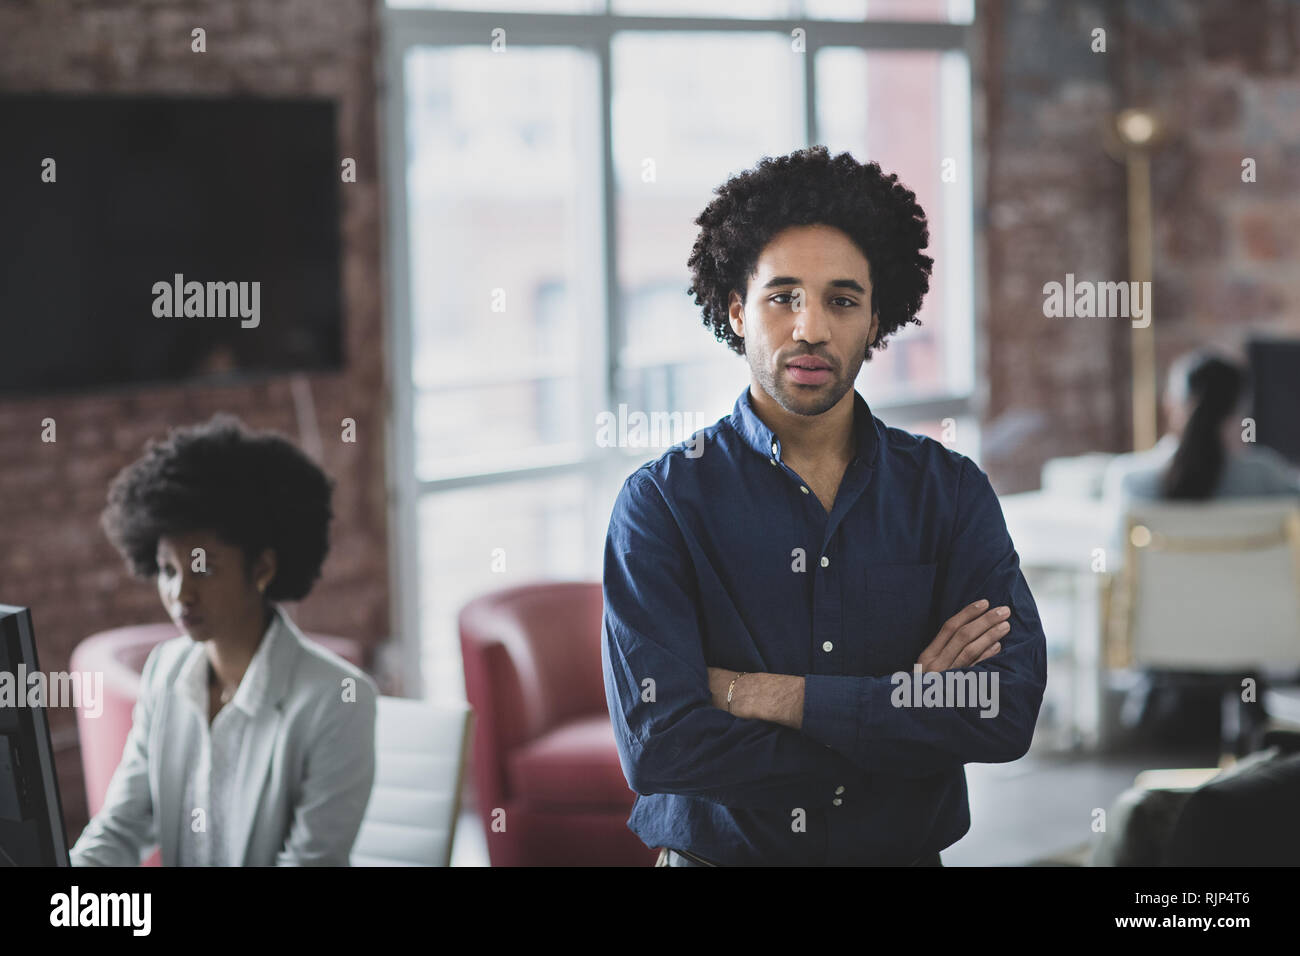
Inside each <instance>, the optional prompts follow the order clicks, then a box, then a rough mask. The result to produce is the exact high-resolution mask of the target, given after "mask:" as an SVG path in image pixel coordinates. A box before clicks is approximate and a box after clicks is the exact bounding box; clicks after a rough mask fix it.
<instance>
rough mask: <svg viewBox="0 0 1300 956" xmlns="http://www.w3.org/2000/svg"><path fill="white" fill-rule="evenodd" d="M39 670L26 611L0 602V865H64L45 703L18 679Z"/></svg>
mask: <svg viewBox="0 0 1300 956" xmlns="http://www.w3.org/2000/svg"><path fill="white" fill-rule="evenodd" d="M39 672H40V664H39V663H38V662H37V660H36V640H35V637H34V632H33V631H32V614H31V611H30V610H28V609H27V608H25V607H11V606H10V605H7V604H0V681H5V682H7V683H8V687H7V688H3V687H0V866H68V865H69V860H68V843H67V838H66V837H65V836H64V833H63V805H62V803H61V802H60V800H59V781H58V778H57V777H56V776H55V773H54V748H53V747H52V746H51V744H50V722H49V719H48V717H47V715H46V713H45V706H44V705H45V703H47V702H46V701H38V704H39V706H30V704H29V700H28V696H29V695H28V688H27V687H26V686H21V685H20V683H19V677H20V676H21V675H27V674H36V673H39ZM26 683H27V681H26V680H23V681H22V684H23V685H25V684H26Z"/></svg>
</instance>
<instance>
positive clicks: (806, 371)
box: [786, 357, 831, 385]
mask: <svg viewBox="0 0 1300 956" xmlns="http://www.w3.org/2000/svg"><path fill="white" fill-rule="evenodd" d="M786 369H787V370H788V371H789V372H790V377H791V378H792V379H794V380H795V381H796V382H798V383H799V384H800V385H824V384H825V383H826V382H829V381H830V380H831V366H830V364H829V363H828V362H826V361H825V360H823V359H818V358H809V357H803V358H797V359H794V360H793V361H791V362H788V363H787V364H786Z"/></svg>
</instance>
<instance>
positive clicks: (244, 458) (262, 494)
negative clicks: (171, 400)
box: [102, 413, 333, 601]
mask: <svg viewBox="0 0 1300 956" xmlns="http://www.w3.org/2000/svg"><path fill="white" fill-rule="evenodd" d="M332 493H333V482H332V481H331V479H330V478H329V477H328V476H327V475H326V474H325V472H323V471H322V470H321V469H320V467H319V466H318V465H316V463H315V462H313V461H312V460H311V459H310V458H308V457H307V456H306V455H305V454H303V452H301V451H299V450H298V449H297V448H296V447H295V446H294V445H292V444H291V443H290V442H289V441H288V440H287V439H285V438H282V437H280V436H279V435H276V434H273V433H270V432H256V433H254V432H249V431H248V430H246V429H245V428H244V426H243V424H242V423H241V422H240V421H239V419H237V418H235V417H234V416H233V415H228V414H225V413H218V414H216V415H214V416H213V417H212V418H211V419H210V420H209V421H207V422H205V423H203V424H200V425H192V426H189V427H185V428H175V429H172V430H171V431H170V432H169V434H168V436H167V438H166V440H165V441H150V442H149V443H148V444H147V445H146V446H145V453H144V456H143V457H142V458H140V459H139V460H138V461H136V462H134V463H133V464H131V465H128V466H127V467H126V468H124V469H123V470H122V471H121V472H120V473H119V474H118V475H117V477H116V478H114V479H113V482H112V484H111V485H110V486H109V489H108V507H106V508H105V509H104V513H103V516H102V523H103V526H104V531H105V532H106V533H107V534H108V538H109V540H110V541H112V543H113V545H114V547H116V548H117V550H118V551H120V552H121V553H122V556H123V557H124V558H125V559H126V563H127V565H128V566H129V567H130V569H131V571H132V573H134V574H136V575H139V576H141V577H152V576H153V575H156V574H157V573H158V564H157V560H156V553H157V548H158V539H159V538H160V537H162V536H163V535H171V534H184V533H188V532H195V531H210V532H212V533H214V534H216V535H217V537H219V538H220V539H221V540H222V541H224V542H226V543H227V544H229V545H231V546H234V547H238V548H240V549H242V550H243V552H244V556H245V559H246V561H249V562H251V561H252V560H253V559H254V558H256V556H257V555H258V554H260V553H261V552H262V549H263V548H268V547H269V548H272V549H274V550H275V554H276V572H275V577H274V579H272V581H271V583H270V584H269V585H268V586H267V589H266V599H267V600H268V601H286V600H287V601H295V600H298V599H300V598H304V597H306V596H307V593H308V592H309V591H310V590H311V588H312V585H313V584H314V583H315V581H316V579H317V578H318V577H319V576H320V569H321V565H322V564H323V563H324V562H325V555H326V553H327V552H328V551H329V522H330V518H331V517H332V516H333V514H332V511H331V509H330V497H331V495H332Z"/></svg>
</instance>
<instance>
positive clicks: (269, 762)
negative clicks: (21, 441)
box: [71, 415, 377, 866]
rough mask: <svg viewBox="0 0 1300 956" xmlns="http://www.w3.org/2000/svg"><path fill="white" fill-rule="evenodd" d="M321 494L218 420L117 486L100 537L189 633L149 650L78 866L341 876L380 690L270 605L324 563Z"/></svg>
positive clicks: (76, 851)
mask: <svg viewBox="0 0 1300 956" xmlns="http://www.w3.org/2000/svg"><path fill="white" fill-rule="evenodd" d="M331 495H332V482H331V481H330V479H329V478H328V477H327V476H326V475H325V473H324V472H323V471H322V470H321V469H320V468H319V467H318V466H317V465H316V464H315V463H314V462H312V461H311V460H310V459H309V458H308V457H307V456H306V455H304V454H303V453H302V452H301V451H299V450H298V449H297V448H295V447H294V446H293V445H292V444H290V443H289V442H288V441H286V440H285V439H283V438H281V437H279V436H277V435H274V434H270V433H250V432H249V431H247V430H246V429H244V427H243V426H242V425H241V423H240V422H239V421H238V419H236V418H234V417H233V416H228V415H216V416H214V417H213V418H212V419H211V421H209V422H207V423H206V424H202V425H197V426H192V427H189V428H179V429H175V430H173V431H172V432H171V434H170V435H169V436H168V437H167V439H166V440H165V441H162V442H150V443H149V444H148V446H147V447H146V450H145V454H144V456H143V457H142V458H140V459H139V460H138V461H136V462H135V463H134V464H132V465H130V466H128V467H127V468H125V469H124V470H123V471H122V472H121V473H120V474H119V475H118V476H117V477H116V478H115V479H114V480H113V482H112V485H111V486H110V488H109V493H108V506H107V508H106V509H105V511H104V514H103V525H104V529H105V531H106V533H107V534H108V537H109V539H110V540H111V541H112V542H113V544H114V546H115V547H116V548H117V549H118V550H119V551H120V552H121V553H122V555H123V557H124V558H125V559H126V562H127V565H128V566H129V567H130V569H131V571H132V573H134V574H135V575H137V576H140V577H151V578H155V579H156V581H157V586H158V595H159V598H160V599H161V600H162V604H163V607H164V609H165V610H166V611H167V614H168V616H169V617H170V618H171V619H172V620H173V621H175V622H176V624H177V626H178V627H180V628H181V629H182V630H183V631H184V632H185V633H183V634H181V635H180V636H178V637H176V638H173V639H171V640H168V641H164V642H162V643H161V644H159V645H157V646H156V647H154V649H153V650H152V651H151V652H150V654H149V658H148V660H147V661H146V663H145V665H144V670H143V674H142V678H141V682H140V693H139V698H138V699H137V702H136V705H135V710H134V712H133V716H132V726H131V731H130V734H129V736H128V738H127V742H126V747H125V750H124V752H123V755H122V761H121V763H120V764H119V765H118V768H117V770H116V772H115V773H114V775H113V778H112V780H111V782H110V783H109V787H108V792H107V795H106V797H105V801H104V805H103V807H102V808H101V810H100V811H99V813H97V814H96V815H95V817H94V818H93V819H92V820H91V821H90V823H89V824H88V825H87V826H86V829H85V830H84V831H83V832H82V834H81V837H80V839H78V840H77V843H76V845H75V846H74V847H73V848H72V851H71V856H72V862H73V864H74V865H81V866H86V865H90V866H94V865H107V866H126V865H130V866H134V865H137V864H139V862H140V861H141V859H142V858H143V857H144V856H146V855H147V854H148V853H149V852H150V851H151V850H152V849H153V847H154V846H159V847H161V851H162V862H163V864H164V865H168V866H170V865H180V866H187V865H188V866H204V865H212V866H265V865H277V864H278V865H306V864H325V865H347V864H348V859H349V853H350V851H351V848H352V844H353V841H354V840H355V839H356V836H357V832H358V831H359V829H360V826H361V819H362V815H363V813H364V811H365V808H366V805H367V803H368V802H369V798H370V790H371V786H372V784H373V781H374V766H375V753H374V726H375V710H376V701H377V691H376V688H375V685H374V682H373V681H372V680H371V679H370V678H369V677H368V676H367V675H366V674H364V673H363V672H362V671H360V670H358V669H357V668H356V667H353V666H352V665H351V664H349V663H348V662H346V661H344V660H343V659H342V658H340V657H338V656H336V655H334V654H332V653H330V652H329V651H327V650H325V649H323V648H321V647H320V646H318V645H316V644H314V643H312V642H310V641H308V640H306V639H305V638H304V637H303V635H302V633H301V632H300V631H299V630H298V628H297V627H296V626H295V625H294V623H293V622H292V621H291V620H290V619H289V617H288V615H287V614H286V613H285V611H284V610H283V609H282V608H281V607H280V606H279V604H278V602H280V601H296V600H300V599H301V598H304V597H306V596H307V594H308V592H309V591H310V590H311V588H312V586H313V584H314V583H315V581H316V579H317V578H318V577H319V575H320V570H321V566H322V564H323V563H324V560H325V556H326V553H327V552H328V550H329V521H330V518H331V508H330V498H331Z"/></svg>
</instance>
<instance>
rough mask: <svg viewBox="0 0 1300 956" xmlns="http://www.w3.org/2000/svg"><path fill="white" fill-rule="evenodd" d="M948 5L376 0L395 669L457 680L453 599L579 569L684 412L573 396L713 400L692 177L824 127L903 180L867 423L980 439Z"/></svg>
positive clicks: (958, 54)
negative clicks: (398, 657)
mask: <svg viewBox="0 0 1300 956" xmlns="http://www.w3.org/2000/svg"><path fill="white" fill-rule="evenodd" d="M489 9H490V10H491V11H492V12H490V13H488V12H484V11H485V10H489ZM970 20H971V5H970V3H969V2H966V3H963V2H953V0H907V2H903V0H680V2H679V0H608V3H606V2H605V0H499V2H495V3H492V2H470V0H454V2H451V0H448V2H440V3H436V4H434V3H416V2H401V3H398V2H393V0H390V3H389V8H388V9H387V10H386V11H385V15H384V37H385V51H386V52H385V62H386V80H387V92H388V101H387V110H386V116H385V127H386V137H385V141H386V150H387V169H388V190H389V212H390V216H389V261H390V264H391V270H390V272H391V281H390V288H389V309H390V313H391V319H392V321H391V336H392V337H391V347H390V355H391V361H390V374H391V376H392V382H393V389H394V391H393V404H394V409H395V414H394V422H393V425H394V428H393V432H392V435H391V442H390V445H391V448H392V462H391V464H392V468H393V475H394V482H395V486H394V500H395V513H394V515H393V519H394V520H393V538H394V546H395V547H394V553H393V558H394V562H395V564H396V568H395V571H396V574H395V579H396V581H397V588H396V590H397V594H398V598H399V601H400V605H399V606H398V607H396V608H395V609H394V610H395V613H396V621H397V622H398V626H399V627H400V628H401V629H402V635H403V640H404V642H405V650H406V653H407V672H408V673H412V674H414V673H421V674H422V677H421V680H420V683H422V686H412V687H411V688H410V690H412V691H414V692H419V691H421V690H423V691H424V692H426V693H429V694H431V695H438V696H458V695H459V694H461V693H463V683H462V678H461V667H460V655H459V644H458V631H457V614H458V612H459V610H460V608H461V607H462V606H463V605H464V604H465V603H466V602H467V601H469V600H470V599H472V598H473V597H475V596H477V595H479V594H482V593H484V592H485V591H489V590H494V589H497V588H502V587H507V586H512V585H516V584H521V583H524V582H527V581H533V580H537V579H539V578H556V579H566V578H567V579H572V578H590V579H598V578H599V576H600V573H601V559H602V547H601V546H602V542H603V537H604V532H605V524H606V522H607V521H608V517H609V509H610V505H611V504H612V502H613V498H614V496H615V495H616V494H617V492H618V489H619V487H620V486H621V484H622V481H623V480H624V479H625V478H626V476H627V475H628V474H629V473H630V472H631V471H632V470H634V469H635V468H636V467H637V465H639V464H640V463H641V462H643V461H646V460H648V459H650V458H653V457H655V456H657V455H658V454H659V453H660V451H661V450H662V447H664V446H666V445H667V444H671V443H672V442H674V441H677V440H679V439H681V438H684V437H686V435H684V434H677V433H674V432H671V431H668V430H665V432H664V433H663V434H659V435H657V436H655V437H657V438H658V439H659V447H650V446H647V445H645V444H636V443H624V445H623V446H621V447H620V446H617V445H615V446H613V447H609V444H610V443H609V442H607V441H602V440H600V438H599V430H598V428H597V421H598V416H601V415H602V414H605V415H610V416H615V417H617V416H618V415H619V414H620V409H622V411H623V412H624V413H627V412H628V411H630V412H633V413H635V412H638V411H639V412H643V413H646V414H653V413H658V412H662V413H668V414H669V415H674V414H676V415H678V416H679V419H680V420H681V421H682V422H685V423H688V424H690V425H694V424H698V423H701V422H709V423H711V422H713V421H715V420H716V419H718V418H719V417H721V416H723V415H726V414H728V413H729V412H730V410H731V407H732V404H733V403H734V402H735V399H736V397H737V395H739V393H740V392H741V390H742V389H743V388H744V387H745V384H746V383H747V382H748V379H749V376H748V369H747V366H746V365H745V363H744V360H743V359H741V358H740V357H738V356H736V355H734V354H733V353H732V352H730V351H729V350H728V349H727V348H726V347H725V346H724V345H722V344H721V343H719V342H717V341H716V340H714V338H713V337H712V335H711V334H710V333H709V332H708V331H707V330H706V329H705V327H704V326H703V324H702V322H701V319H700V314H699V309H698V307H697V306H695V305H693V303H692V302H691V299H690V297H688V296H687V294H686V288H687V286H688V285H689V284H690V275H689V271H688V269H687V267H686V259H687V257H688V256H689V254H690V250H691V245H692V243H693V241H694V238H695V233H696V229H697V227H696V226H695V225H694V219H695V217H696V216H697V215H698V214H699V212H700V211H701V210H702V209H703V208H704V206H705V205H707V203H708V202H709V200H710V199H711V197H712V190H713V189H714V188H715V187H716V186H717V185H719V184H721V183H722V182H723V181H724V180H725V179H726V178H727V177H728V176H729V175H731V174H733V173H735V172H738V171H740V170H742V169H746V168H748V167H751V166H753V165H754V164H755V163H756V162H757V161H758V160H759V159H760V158H761V157H763V156H765V155H778V154H782V153H788V152H790V151H791V150H794V149H798V148H800V147H802V146H806V145H808V144H810V143H825V144H826V145H827V146H828V147H830V148H831V150H832V152H839V151H841V150H848V151H849V152H851V153H852V154H853V155H854V156H855V157H857V158H859V159H861V160H866V159H875V160H878V161H879V162H880V163H881V164H882V166H884V168H885V169H886V170H889V171H896V172H898V174H899V176H900V178H901V179H902V180H903V181H904V182H906V183H907V184H908V185H909V186H910V187H911V188H913V189H915V190H916V192H917V194H918V197H919V199H920V201H921V203H922V205H923V206H924V207H925V209H926V211H927V214H928V215H929V217H930V222H931V247H930V250H929V251H930V253H931V254H932V255H933V256H934V258H935V273H934V279H933V281H932V285H931V291H930V293H929V295H928V296H927V299H926V303H925V307H924V311H923V314H922V319H923V324H922V325H921V326H920V327H909V328H908V329H907V330H906V331H905V332H903V333H900V334H899V335H898V336H896V337H895V338H894V339H893V340H892V341H891V344H890V346H889V348H888V349H886V350H885V351H884V352H882V353H879V354H878V355H876V356H875V357H874V358H873V359H872V361H871V362H869V363H867V364H866V365H864V367H863V371H862V374H861V375H860V376H859V380H858V388H859V390H861V391H862V393H863V394H864V395H865V396H866V397H867V400H868V401H869V402H870V403H871V405H872V408H873V410H875V411H876V412H877V414H880V415H881V417H883V418H885V419H886V420H888V421H889V422H890V423H891V424H896V425H899V426H901V427H906V428H911V429H913V430H916V431H922V432H925V433H928V434H931V435H933V436H934V437H936V438H941V439H943V440H946V441H948V442H949V443H950V444H952V445H954V446H955V447H957V448H958V449H959V450H961V451H963V452H966V453H968V454H977V452H978V444H977V442H978V435H977V432H976V427H975V423H974V419H973V418H972V416H971V414H970V412H971V409H970V404H969V402H970V397H971V392H972V374H971V372H972V369H973V365H974V362H973V351H974V350H973V343H972V339H973V335H972V329H973V318H974V316H973V302H974V288H973V285H974V283H973V279H972V275H973V270H972V233H971V221H972V212H971V204H972V197H971V182H972V178H973V177H972V175H971V168H970V88H969V84H970V80H969V65H968V58H967V53H966V45H967V43H968V42H969V27H968V26H967V24H969V22H970ZM691 430H693V428H691ZM629 445H630V447H629Z"/></svg>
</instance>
